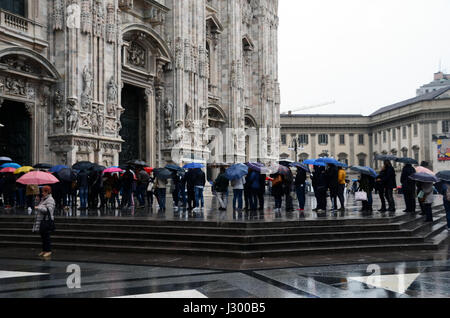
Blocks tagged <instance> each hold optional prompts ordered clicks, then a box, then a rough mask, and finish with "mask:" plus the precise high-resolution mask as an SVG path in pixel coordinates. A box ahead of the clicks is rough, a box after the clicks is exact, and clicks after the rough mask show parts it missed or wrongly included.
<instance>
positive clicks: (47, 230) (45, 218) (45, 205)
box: [33, 186, 55, 258]
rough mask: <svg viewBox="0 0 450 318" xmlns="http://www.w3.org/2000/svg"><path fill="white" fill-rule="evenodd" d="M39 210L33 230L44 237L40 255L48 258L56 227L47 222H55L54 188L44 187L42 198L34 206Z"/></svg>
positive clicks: (50, 253)
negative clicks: (51, 236)
mask: <svg viewBox="0 0 450 318" xmlns="http://www.w3.org/2000/svg"><path fill="white" fill-rule="evenodd" d="M34 209H35V211H36V212H37V215H36V220H35V223H34V226H33V232H39V234H40V235H41V239H42V252H41V253H40V254H39V256H42V257H44V258H48V257H50V256H51V255H52V245H51V238H50V235H51V232H53V230H54V228H52V227H51V226H48V225H47V224H48V223H46V222H49V223H52V222H54V215H53V213H54V211H55V200H54V199H53V197H52V188H51V187H49V186H44V187H43V188H42V199H41V201H40V202H39V204H38V205H37V206H36V207H35V208H34Z"/></svg>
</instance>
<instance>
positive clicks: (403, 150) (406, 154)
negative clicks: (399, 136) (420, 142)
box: [402, 148, 408, 158]
mask: <svg viewBox="0 0 450 318" xmlns="http://www.w3.org/2000/svg"><path fill="white" fill-rule="evenodd" d="M402 155H403V158H407V157H408V149H406V148H403V149H402Z"/></svg>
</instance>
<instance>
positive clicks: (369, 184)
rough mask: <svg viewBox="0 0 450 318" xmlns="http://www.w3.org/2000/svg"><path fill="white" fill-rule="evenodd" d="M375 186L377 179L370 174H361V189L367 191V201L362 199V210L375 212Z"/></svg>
mask: <svg viewBox="0 0 450 318" xmlns="http://www.w3.org/2000/svg"><path fill="white" fill-rule="evenodd" d="M374 186H375V179H374V178H373V177H371V176H369V175H366V174H361V179H360V182H359V190H360V191H364V192H366V193H367V201H362V209H361V211H360V212H373V209H372V204H373V197H372V192H373V189H374Z"/></svg>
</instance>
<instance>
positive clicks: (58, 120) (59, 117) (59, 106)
mask: <svg viewBox="0 0 450 318" xmlns="http://www.w3.org/2000/svg"><path fill="white" fill-rule="evenodd" d="M63 100H64V97H63V96H62V94H61V91H60V90H56V91H55V96H54V106H55V113H54V118H53V123H54V124H55V127H57V128H60V127H62V126H64V117H63V114H62V111H63Z"/></svg>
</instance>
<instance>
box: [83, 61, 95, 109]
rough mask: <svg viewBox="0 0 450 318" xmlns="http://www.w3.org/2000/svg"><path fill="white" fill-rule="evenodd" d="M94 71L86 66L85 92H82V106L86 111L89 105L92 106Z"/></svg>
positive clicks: (84, 72) (84, 73)
mask: <svg viewBox="0 0 450 318" xmlns="http://www.w3.org/2000/svg"><path fill="white" fill-rule="evenodd" d="M92 83H93V79H92V73H91V71H90V70H89V68H88V67H87V66H85V67H84V70H83V85H84V88H83V94H82V96H81V97H82V100H81V108H82V109H83V110H84V111H86V110H89V107H90V106H91V99H92Z"/></svg>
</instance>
